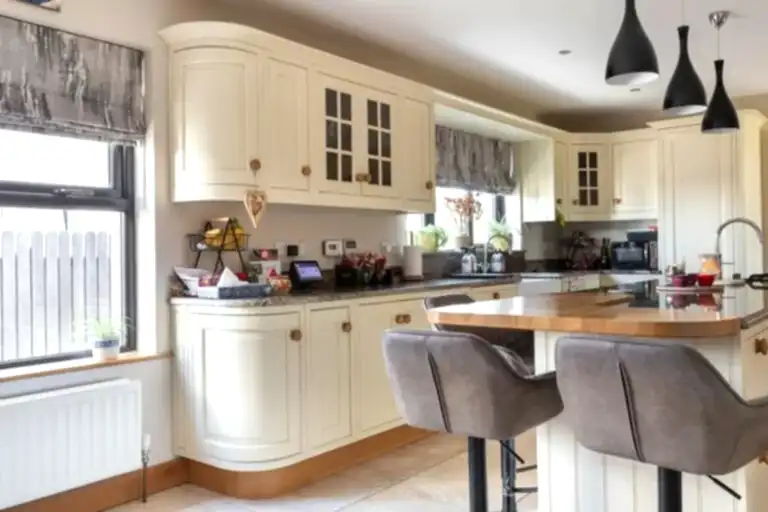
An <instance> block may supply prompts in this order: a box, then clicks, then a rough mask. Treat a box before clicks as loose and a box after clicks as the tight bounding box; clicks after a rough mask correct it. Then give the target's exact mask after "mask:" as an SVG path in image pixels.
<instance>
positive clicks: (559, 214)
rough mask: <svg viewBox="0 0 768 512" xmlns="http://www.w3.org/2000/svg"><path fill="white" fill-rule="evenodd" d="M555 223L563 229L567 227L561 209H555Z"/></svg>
mask: <svg viewBox="0 0 768 512" xmlns="http://www.w3.org/2000/svg"><path fill="white" fill-rule="evenodd" d="M555 222H557V225H558V226H560V227H561V228H564V227H565V215H563V212H562V211H560V208H559V207H557V206H556V207H555Z"/></svg>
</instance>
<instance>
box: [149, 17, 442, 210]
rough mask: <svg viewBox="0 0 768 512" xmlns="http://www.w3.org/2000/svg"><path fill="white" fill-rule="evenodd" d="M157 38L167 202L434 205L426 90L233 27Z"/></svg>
mask: <svg viewBox="0 0 768 512" xmlns="http://www.w3.org/2000/svg"><path fill="white" fill-rule="evenodd" d="M161 35H162V36H163V38H164V39H165V40H166V42H167V43H168V45H169V48H170V61H171V76H170V83H171V98H170V104H171V153H172V162H173V186H172V190H173V199H174V200H175V201H240V200H242V197H243V195H244V193H245V192H246V191H247V190H249V189H252V188H254V187H258V188H260V189H263V190H265V191H266V192H267V195H268V199H269V202H271V203H293V204H305V205H318V206H336V207H339V206H342V207H344V206H346V207H352V208H370V209H382V210H395V211H413V212H431V211H434V202H435V200H434V174H435V170H434V156H433V155H434V114H433V101H432V91H431V90H430V89H429V88H427V87H425V86H422V85H419V84H415V83H413V82H410V81H407V80H404V79H401V78H399V77H395V76H393V75H389V74H387V73H383V72H381V71H378V70H375V69H371V68H368V67H365V66H362V65H359V64H356V63H353V62H349V61H346V60H344V59H341V58H338V57H335V56H332V55H328V54H326V53H323V52H320V51H317V50H314V49H312V48H308V47H305V46H301V45H299V44H296V43H293V42H291V41H287V40H285V39H281V38H278V37H275V36H272V35H270V34H266V33H264V32H260V31H258V30H255V29H253V28H250V27H244V26H240V25H235V24H229V23H218V22H195V23H184V24H181V25H175V26H173V27H170V28H168V29H165V30H163V31H162V33H161Z"/></svg>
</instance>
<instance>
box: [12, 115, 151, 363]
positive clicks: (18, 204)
mask: <svg viewBox="0 0 768 512" xmlns="http://www.w3.org/2000/svg"><path fill="white" fill-rule="evenodd" d="M134 151H135V150H134V148H133V147H131V146H125V145H119V144H113V143H109V142H101V141H93V140H84V139H77V138H71V137H60V136H55V135H43V134H36V133H27V132H21V131H11V130H0V368H2V367H8V366H18V365H23V364H31V363H37V362H47V361H55V360H63V359H70V358H76V357H83V356H87V355H89V352H90V348H89V347H90V342H91V339H90V338H91V334H90V333H92V332H93V326H94V324H95V323H96V322H99V323H100V324H102V325H111V326H113V327H115V328H116V329H118V331H119V332H121V334H122V338H123V340H122V341H123V345H124V348H125V349H133V348H135V327H136V325H135V311H136V301H135V274H136V272H135V255H134V248H135V220H134V187H133V178H134V176H133V172H132V171H133V167H134V161H135V160H134Z"/></svg>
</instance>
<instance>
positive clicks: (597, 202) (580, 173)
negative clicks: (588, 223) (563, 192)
mask: <svg viewBox="0 0 768 512" xmlns="http://www.w3.org/2000/svg"><path fill="white" fill-rule="evenodd" d="M573 149H574V151H573V153H572V158H573V163H572V165H573V167H572V171H571V172H572V173H574V175H572V176H573V177H572V178H571V196H572V197H571V205H572V207H573V208H574V209H576V210H582V209H583V210H590V211H591V210H595V209H596V208H597V207H600V206H602V203H603V202H605V198H604V197H602V196H603V187H601V180H602V179H603V178H602V176H600V174H601V172H602V171H601V166H603V165H605V162H603V152H602V150H601V149H600V147H599V146H594V147H593V146H579V147H575V148H573Z"/></svg>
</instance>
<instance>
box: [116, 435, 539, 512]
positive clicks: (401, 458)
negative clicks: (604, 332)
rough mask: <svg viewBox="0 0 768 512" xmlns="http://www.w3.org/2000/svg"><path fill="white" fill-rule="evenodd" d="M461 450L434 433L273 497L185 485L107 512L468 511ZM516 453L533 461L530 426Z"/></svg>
mask: <svg viewBox="0 0 768 512" xmlns="http://www.w3.org/2000/svg"><path fill="white" fill-rule="evenodd" d="M465 448H466V440H465V439H464V438H460V437H450V436H439V437H438V436H436V437H431V438H429V439H426V440H424V441H421V442H418V443H415V444H412V445H410V446H407V447H405V448H402V449H400V450H397V451H395V452H392V453H390V454H388V455H386V456H384V457H381V458H379V459H376V460H373V461H371V462H368V463H366V464H363V465H361V466H357V467H355V468H352V469H350V470H348V471H345V472H343V473H340V474H337V475H334V476H332V477H330V478H327V479H325V480H323V481H320V482H318V483H316V484H314V485H311V486H309V487H306V488H304V489H301V490H299V491H298V492H296V493H294V494H292V495H290V496H284V497H281V498H278V499H274V500H260V501H247V500H235V499H232V498H228V497H226V496H220V495H218V494H215V493H212V492H209V491H206V490H204V489H200V488H199V487H194V486H191V485H185V486H182V487H177V488H175V489H171V490H169V491H166V492H164V493H161V494H156V495H154V496H151V497H150V499H149V501H148V503H146V504H141V503H136V504H128V505H125V506H122V507H119V508H117V509H113V511H112V512H139V511H145V512H147V511H151V512H252V511H264V512H285V511H303V512H334V511H339V510H343V511H344V512H410V511H414V512H433V511H434V512H461V511H466V510H469V504H468V490H467V456H466V450H465ZM487 451H488V487H489V498H490V499H489V502H490V503H489V505H490V509H491V510H500V509H501V480H500V476H499V445H498V443H488V449H487ZM517 451H518V452H519V453H520V454H521V455H522V457H523V458H524V459H526V463H533V462H535V454H536V441H535V434H534V432H531V433H530V434H526V435H525V436H522V437H521V438H519V439H518V440H517ZM518 485H520V486H531V485H536V472H535V471H531V472H526V473H521V474H520V475H519V476H518ZM518 500H519V510H520V512H535V510H536V501H537V500H536V495H530V496H520V497H519V498H518Z"/></svg>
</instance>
